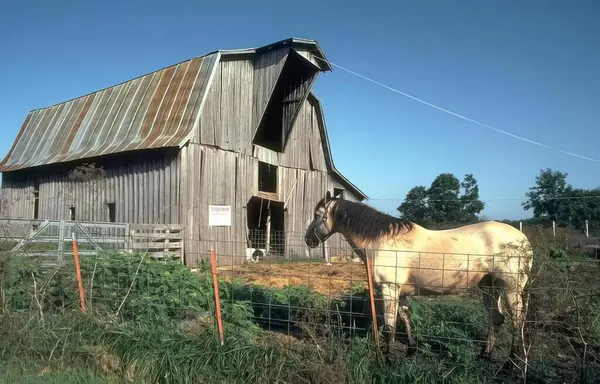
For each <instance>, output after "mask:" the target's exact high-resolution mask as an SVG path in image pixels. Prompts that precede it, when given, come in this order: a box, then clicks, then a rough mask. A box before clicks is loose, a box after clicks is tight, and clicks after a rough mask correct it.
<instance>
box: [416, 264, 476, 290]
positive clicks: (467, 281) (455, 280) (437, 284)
mask: <svg viewBox="0 0 600 384" xmlns="http://www.w3.org/2000/svg"><path fill="white" fill-rule="evenodd" d="M423 272H425V271H419V273H413V274H412V276H411V278H410V280H411V285H412V286H413V287H414V294H416V295H436V294H455V293H461V292H464V291H466V290H469V289H471V288H472V287H473V286H474V285H476V284H477V283H478V282H479V281H480V280H481V278H482V277H483V275H484V274H485V273H482V272H469V271H449V270H437V271H426V273H423Z"/></svg>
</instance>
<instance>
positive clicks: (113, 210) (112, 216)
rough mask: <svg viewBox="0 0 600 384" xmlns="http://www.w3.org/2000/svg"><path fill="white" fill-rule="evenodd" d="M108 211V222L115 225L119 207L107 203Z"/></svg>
mask: <svg viewBox="0 0 600 384" xmlns="http://www.w3.org/2000/svg"><path fill="white" fill-rule="evenodd" d="M106 208H107V209H108V221H109V222H111V223H114V222H115V221H117V206H116V204H115V203H106Z"/></svg>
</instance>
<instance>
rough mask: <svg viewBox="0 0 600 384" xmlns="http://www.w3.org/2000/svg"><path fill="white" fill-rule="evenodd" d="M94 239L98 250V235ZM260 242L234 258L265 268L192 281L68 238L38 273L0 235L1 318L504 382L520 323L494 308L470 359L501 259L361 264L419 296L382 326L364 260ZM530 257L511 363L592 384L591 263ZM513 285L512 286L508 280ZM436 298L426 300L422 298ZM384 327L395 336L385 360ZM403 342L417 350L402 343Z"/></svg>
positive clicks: (382, 295)
mask: <svg viewBox="0 0 600 384" xmlns="http://www.w3.org/2000/svg"><path fill="white" fill-rule="evenodd" d="M255 235H258V234H255ZM94 236H95V237H94V239H96V240H101V239H100V238H101V237H102V236H103V234H102V233H95V235H94ZM104 236H106V239H105V240H109V239H114V238H115V236H116V235H115V234H114V233H109V232H104ZM79 237H80V236H78V237H77V238H79ZM258 237H259V236H258ZM262 239H263V240H257V241H256V243H251V244H248V242H244V243H243V244H240V246H243V247H248V245H250V248H252V249H255V250H256V249H268V248H269V247H267V243H270V244H272V245H273V246H272V248H271V249H272V252H271V251H267V252H265V253H264V255H263V257H258V258H254V259H253V258H251V259H246V260H247V262H246V263H245V264H239V263H234V262H233V261H231V262H230V261H228V260H227V259H228V258H232V259H236V260H239V258H240V255H238V254H234V253H232V254H218V255H214V256H215V261H216V260H219V262H217V263H212V265H211V258H210V256H211V255H210V252H199V253H198V254H196V255H192V256H186V257H195V258H196V261H195V263H194V265H197V266H198V267H197V268H196V269H193V270H192V269H190V268H187V267H186V266H185V265H183V263H182V261H181V260H180V259H178V258H172V257H169V256H168V255H166V254H165V255H161V257H156V256H153V254H152V253H150V252H146V251H145V250H144V249H142V248H137V249H135V250H133V252H130V251H127V252H125V251H123V250H121V249H109V250H101V251H97V250H96V249H94V248H91V249H88V252H87V253H85V252H84V253H82V254H81V255H80V257H79V262H78V263H76V260H77V259H76V258H74V257H73V256H74V254H75V253H79V250H80V249H81V247H78V246H77V243H74V242H73V240H72V239H69V237H68V236H66V238H65V239H64V242H65V244H66V246H65V247H64V248H63V252H64V253H63V259H62V263H59V264H52V263H47V262H46V261H47V260H48V257H49V256H48V254H39V253H35V252H30V250H29V249H27V248H21V249H18V250H16V251H14V248H15V235H14V234H13V235H11V236H7V234H6V232H4V235H3V237H2V238H1V239H0V245H2V246H1V247H0V272H1V275H0V279H1V281H0V289H1V295H0V304H1V305H0V307H1V308H2V312H3V313H4V314H15V313H16V314H19V313H20V314H24V315H26V316H25V317H26V318H31V317H37V318H41V319H48V318H49V317H51V316H53V315H55V314H59V313H65V312H69V311H85V312H86V313H89V314H93V315H94V316H97V317H98V318H100V319H104V321H107V322H114V321H118V322H124V323H143V324H146V323H147V322H148V319H152V322H156V323H159V322H162V321H166V320H168V322H169V324H172V325H173V326H174V327H176V328H177V330H178V332H181V333H182V334H189V335H196V334H197V333H198V332H200V331H202V330H205V331H207V332H209V333H210V334H211V335H212V336H211V337H213V338H214V339H218V338H219V333H218V331H222V332H223V337H224V344H228V343H234V342H235V341H234V339H235V337H239V332H242V331H243V332H247V333H249V334H252V335H254V336H253V337H255V336H256V335H259V334H260V335H262V336H261V338H262V340H263V341H264V340H267V341H268V342H269V343H274V344H273V345H278V346H283V348H284V349H285V350H287V351H294V350H298V348H309V350H312V351H313V353H314V354H316V355H317V356H322V362H323V364H331V359H332V358H333V357H332V355H331V354H332V353H333V352H331V351H332V349H334V350H335V351H336V352H335V353H337V354H340V355H342V354H343V355H344V356H357V355H358V356H362V357H363V358H367V356H372V357H373V358H375V357H376V356H379V354H380V352H378V351H383V352H382V353H383V354H384V355H385V358H387V359H391V361H395V362H396V363H394V364H401V366H402V367H403V368H402V369H405V370H406V369H409V368H410V367H412V365H411V364H415V362H417V363H418V364H422V365H423V367H425V368H423V367H422V368H423V369H425V370H426V371H429V372H428V373H427V374H428V375H429V374H431V375H433V374H434V373H435V374H436V375H438V376H435V377H437V379H436V381H456V380H458V378H457V377H454V375H458V374H459V373H460V374H461V375H463V376H464V375H475V376H477V377H478V378H479V379H481V380H483V381H486V380H488V379H489V380H492V379H493V378H498V377H508V376H503V375H508V374H507V373H505V372H504V371H502V370H501V368H502V366H503V365H504V363H505V361H506V360H507V358H508V352H509V349H510V346H511V333H510V331H511V329H510V325H511V318H512V316H514V315H515V314H514V313H513V314H512V315H511V314H510V313H509V312H507V311H506V307H507V303H506V302H504V303H502V306H503V308H504V311H503V314H504V316H505V319H504V320H505V321H504V324H503V325H502V327H500V328H499V329H498V333H497V335H496V337H495V350H494V354H493V358H492V360H491V362H488V363H482V362H481V361H480V359H479V358H478V355H479V353H480V351H481V350H482V349H483V348H485V346H486V344H487V342H488V340H489V337H490V336H489V330H490V327H489V319H490V312H489V311H488V310H487V309H486V307H485V306H484V300H483V296H482V291H481V290H480V289H479V287H478V285H477V284H476V283H477V282H478V281H479V280H480V279H481V278H482V277H483V276H484V275H485V273H486V272H487V271H488V269H487V267H486V266H490V265H495V266H502V265H503V264H502V263H504V262H505V260H502V259H498V258H494V257H493V256H491V255H489V256H488V255H483V256H482V255H452V254H431V253H422V252H419V251H418V250H417V251H415V252H412V253H406V252H405V253H401V254H398V253H396V252H392V253H390V254H388V255H386V256H382V257H381V258H379V259H375V260H374V261H373V263H372V265H370V267H371V274H370V275H371V276H375V279H374V280H378V279H379V278H380V277H381V274H383V273H384V272H386V268H388V270H389V271H392V272H391V275H390V278H392V279H394V280H398V281H399V282H400V283H403V285H402V288H403V289H404V292H406V290H408V291H411V290H416V291H415V292H409V293H415V295H414V296H409V297H408V299H407V300H405V301H399V302H398V304H397V305H398V307H397V308H398V311H397V313H398V314H399V316H397V318H396V321H395V322H390V321H389V320H388V321H386V314H385V310H386V308H387V309H388V318H389V314H392V315H393V314H394V313H396V312H394V311H393V310H391V311H390V308H394V305H395V304H396V302H394V301H393V300H392V301H390V300H389V299H390V297H389V296H388V297H387V298H388V301H387V302H385V299H386V291H385V287H378V286H376V287H375V289H373V290H372V291H371V290H370V289H369V279H368V276H369V270H368V268H366V265H365V263H364V262H363V261H362V260H360V259H359V258H357V257H356V256H354V257H352V249H350V248H349V246H348V245H347V244H342V245H341V246H339V247H335V246H332V245H329V244H327V245H326V247H325V251H324V252H325V253H324V254H323V253H319V252H323V248H317V249H313V250H311V252H313V253H312V254H306V253H302V252H299V251H298V250H299V249H300V248H306V246H305V244H303V241H304V240H303V234H302V233H279V234H276V235H274V236H273V235H270V239H269V242H267V241H266V240H265V239H264V238H262ZM284 239H285V240H284ZM189 241H193V240H189ZM260 241H263V243H260ZM107 242H108V241H107ZM108 243H110V242H108ZM212 243H218V242H217V241H214V242H212ZM84 244H85V243H84ZM74 245H75V246H74ZM82 245H83V244H82ZM88 245H89V244H88ZM534 246H535V256H534V265H533V269H532V271H531V272H530V273H529V287H528V288H527V289H526V290H525V292H524V294H523V301H524V304H525V305H524V307H523V311H525V314H526V321H525V323H524V324H525V325H524V327H523V329H522V330H521V329H518V330H517V336H524V338H523V340H524V341H519V342H518V345H517V347H518V350H519V352H520V353H521V354H520V356H519V358H518V359H513V360H512V363H511V364H512V365H513V366H514V367H513V368H514V369H516V371H517V374H518V375H520V377H524V378H528V379H529V381H531V380H534V381H536V380H537V381H539V382H576V381H577V380H579V379H581V380H582V382H594V380H598V379H599V378H600V363H599V359H600V322H599V321H598V320H599V318H600V280H599V279H598V275H599V273H600V262H599V261H598V260H597V259H596V258H595V256H594V255H593V254H590V253H589V252H585V251H583V250H576V249H572V248H571V249H569V248H567V247H564V246H562V245H561V244H558V245H557V244H555V243H554V242H552V241H548V242H542V241H538V242H536V243H535V244H534ZM261 247H265V248H261ZM198 249H199V248H198ZM229 249H238V248H237V247H230V248H229ZM369 251H370V250H369ZM369 251H368V253H369ZM290 255H291V256H290ZM243 256H244V257H245V256H246V255H243ZM519 263H520V261H518V262H517V264H519ZM77 270H79V273H77ZM508 275H511V274H510V273H509V274H508ZM508 275H507V276H505V277H506V278H508V279H510V278H513V277H515V276H512V275H511V276H508ZM213 276H214V277H216V282H217V284H215V282H214V281H213ZM79 285H80V286H81V291H80V289H79V288H78V287H79ZM498 287H500V286H498ZM215 291H218V292H219V294H218V295H215ZM435 291H437V292H436V293H437V295H434V296H427V295H422V294H427V293H432V292H435ZM80 292H81V295H82V296H81V297H82V298H83V299H81V297H80ZM371 293H372V294H373V296H371ZM387 293H388V294H389V292H387ZM217 298H218V299H217ZM217 304H218V305H219V306H220V309H219V310H217V309H216V305H217ZM390 304H392V307H390ZM373 309H375V312H373ZM374 313H375V315H376V316H375V319H376V321H375V322H374V316H373V314H374ZM403 313H406V314H407V315H408V318H409V321H408V322H405V321H404V320H403V317H402V314H403ZM494 315H495V313H492V317H493V316H494ZM165 319H166V320H165ZM219 322H220V323H221V324H223V327H222V328H221V327H219V326H218V324H219ZM386 323H387V324H388V325H390V324H391V325H392V326H395V327H396V329H395V341H394V343H393V344H391V345H392V349H391V350H389V351H388V350H386V348H387V347H386V346H387V343H386V338H385V331H386V330H387V329H386V327H385V326H386ZM3 324H4V323H3ZM409 329H410V332H409ZM409 333H412V338H414V345H410V344H411V343H410V338H411V337H410V336H409ZM375 335H377V336H375ZM253 340H254V339H253ZM377 346H379V347H377ZM409 346H411V347H413V348H408V347H409ZM311 348H312V349H311ZM290 353H291V352H290ZM338 357H339V356H338ZM311 361H312V360H311ZM347 362H348V363H347V364H346V366H345V367H346V369H347V370H349V372H354V371H353V370H356V369H358V368H359V367H360V366H361V359H359V358H350V357H348V358H347ZM313 364H316V362H313ZM410 369H415V368H410ZM420 369H421V368H420ZM411 372H412V371H411ZM473 372H475V373H473ZM415 374H417V373H415ZM421 374H424V373H423V372H421ZM428 377H430V378H434V376H428ZM453 377H454V379H453ZM574 378H576V379H577V380H575V379H574Z"/></svg>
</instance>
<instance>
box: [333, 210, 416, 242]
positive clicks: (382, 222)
mask: <svg viewBox="0 0 600 384" xmlns="http://www.w3.org/2000/svg"><path fill="white" fill-rule="evenodd" d="M333 218H334V219H335V221H336V224H337V223H339V224H340V225H342V226H343V227H344V228H345V229H346V230H347V231H348V232H349V233H351V234H352V235H354V236H356V237H358V238H360V239H362V240H363V241H366V242H375V241H378V240H380V239H381V238H382V237H383V236H397V235H398V234H400V233H401V232H410V231H411V230H412V229H413V227H414V226H413V223H412V222H411V221H409V220H406V219H400V218H398V217H394V216H391V215H388V214H386V213H383V212H380V211H378V210H376V209H375V208H373V207H370V206H368V205H366V204H363V203H357V202H353V201H348V200H336V204H335V208H334V212H333Z"/></svg>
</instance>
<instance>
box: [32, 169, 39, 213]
mask: <svg viewBox="0 0 600 384" xmlns="http://www.w3.org/2000/svg"><path fill="white" fill-rule="evenodd" d="M39 216H40V182H39V181H38V180H37V179H34V180H33V219H34V220H37V219H39Z"/></svg>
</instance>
